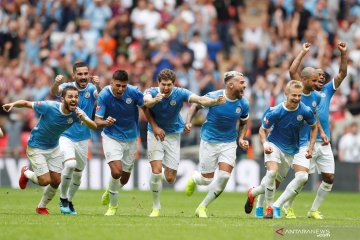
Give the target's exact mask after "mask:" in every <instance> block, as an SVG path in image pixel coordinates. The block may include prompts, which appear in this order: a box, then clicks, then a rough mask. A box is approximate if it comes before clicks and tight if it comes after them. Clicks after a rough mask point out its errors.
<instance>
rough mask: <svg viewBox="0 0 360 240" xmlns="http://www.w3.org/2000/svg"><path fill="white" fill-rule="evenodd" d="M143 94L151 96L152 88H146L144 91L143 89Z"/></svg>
mask: <svg viewBox="0 0 360 240" xmlns="http://www.w3.org/2000/svg"><path fill="white" fill-rule="evenodd" d="M145 95H150V96H151V97H152V96H153V91H152V89H151V88H148V89H146V90H145V91H144V96H145Z"/></svg>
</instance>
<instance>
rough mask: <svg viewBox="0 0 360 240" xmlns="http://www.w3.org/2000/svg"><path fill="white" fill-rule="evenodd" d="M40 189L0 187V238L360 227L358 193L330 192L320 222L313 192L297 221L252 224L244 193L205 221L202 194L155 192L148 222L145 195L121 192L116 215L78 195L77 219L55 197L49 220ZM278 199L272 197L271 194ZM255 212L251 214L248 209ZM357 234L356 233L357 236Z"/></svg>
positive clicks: (300, 203) (200, 235)
mask: <svg viewBox="0 0 360 240" xmlns="http://www.w3.org/2000/svg"><path fill="white" fill-rule="evenodd" d="M41 193H42V189H41V188H29V189H26V190H17V189H8V188H0V239H1V240H5V239H47V238H48V239H62V240H63V239H102V240H105V239H156V240H161V239H194V240H195V239H196V240H198V239H207V240H209V239H217V240H219V239H220V240H221V239H224V240H225V239H226V240H227V239H252V240H256V239H274V226H279V225H285V226H295V225H311V226H323V225H332V226H334V225H335V226H339V227H341V226H344V225H355V226H357V228H360V208H359V202H360V194H359V193H331V194H330V195H329V196H328V198H327V199H326V200H325V202H324V203H323V205H322V207H321V209H320V210H321V212H322V213H323V214H324V215H325V218H326V219H325V220H313V219H308V218H307V217H306V213H307V211H308V209H309V208H310V206H311V203H312V201H313V199H314V197H315V193H308V192H304V193H301V194H300V195H299V196H298V198H297V199H296V201H295V205H294V208H295V213H296V215H297V217H298V218H297V219H290V220H288V219H284V218H282V219H273V220H265V219H255V218H254V217H253V216H254V215H253V212H252V213H251V215H246V214H245V213H244V210H243V209H244V203H245V200H246V195H245V193H242V194H240V193H228V192H225V193H223V194H222V195H221V197H219V198H218V199H217V200H216V201H214V202H213V204H211V205H210V207H209V208H208V215H209V218H208V219H198V218H195V217H194V212H195V209H196V207H197V205H198V204H199V203H200V202H201V200H202V199H203V197H204V196H205V194H206V193H205V192H195V193H194V195H193V196H192V197H187V196H186V195H185V193H183V192H174V191H172V190H165V191H162V193H161V201H162V211H161V215H162V216H161V217H159V218H149V217H148V214H149V213H150V212H151V193H150V192H141V191H121V192H120V194H119V208H118V212H117V215H116V216H113V217H106V216H104V215H103V214H104V213H105V212H106V210H107V207H104V206H101V204H100V199H101V195H102V193H103V191H91V190H88V191H79V192H78V193H77V194H76V197H75V199H74V204H75V209H76V210H77V212H78V215H77V216H70V215H62V214H60V212H59V193H57V195H56V196H55V198H54V199H53V201H52V202H51V203H50V204H49V205H48V208H49V211H50V215H49V216H41V215H38V214H36V213H35V208H36V205H37V203H38V202H39V200H40V197H41ZM277 196H278V195H277ZM253 211H255V209H254V210H253ZM359 232H360V231H359Z"/></svg>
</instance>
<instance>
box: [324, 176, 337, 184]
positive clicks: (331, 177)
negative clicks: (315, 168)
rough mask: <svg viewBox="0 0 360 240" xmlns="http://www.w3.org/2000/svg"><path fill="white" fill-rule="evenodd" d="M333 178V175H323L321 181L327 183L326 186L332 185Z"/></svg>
mask: <svg viewBox="0 0 360 240" xmlns="http://www.w3.org/2000/svg"><path fill="white" fill-rule="evenodd" d="M334 178H335V175H334V174H324V175H323V181H324V182H326V183H328V184H333V183H334Z"/></svg>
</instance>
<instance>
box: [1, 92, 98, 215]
mask: <svg viewBox="0 0 360 240" xmlns="http://www.w3.org/2000/svg"><path fill="white" fill-rule="evenodd" d="M78 97H79V92H78V90H77V88H76V87H74V86H67V87H65V88H64V89H63V91H62V93H61V103H59V102H55V101H41V102H29V101H25V100H19V101H16V102H13V103H8V104H5V105H3V109H4V111H6V112H9V111H11V109H12V108H13V107H16V108H24V107H26V108H33V109H34V110H35V111H36V112H37V113H38V114H39V115H40V118H39V122H38V123H37V125H36V127H35V128H33V129H32V131H31V134H30V139H29V141H28V147H27V150H26V154H27V156H28V158H29V160H30V162H31V166H32V169H33V171H30V170H29V169H28V167H27V166H24V167H22V169H21V175H20V179H19V186H20V188H21V189H25V188H26V185H27V182H28V181H29V179H30V180H31V181H32V182H33V183H35V184H38V185H40V186H46V188H45V190H44V192H43V196H42V198H41V201H40V203H39V205H38V207H37V208H36V212H37V213H39V214H49V212H48V210H47V208H46V205H47V204H48V203H49V202H50V201H51V200H52V198H53V197H54V196H55V194H56V189H57V188H58V186H59V184H60V181H61V170H62V161H63V153H62V151H61V150H60V147H59V138H60V135H61V134H62V133H63V132H64V131H65V130H66V129H68V128H69V127H71V125H73V124H74V123H75V122H79V121H82V122H83V123H84V124H85V125H86V126H87V127H89V128H91V129H96V123H95V122H94V121H92V120H91V119H90V118H89V117H88V116H87V115H86V114H85V113H84V112H83V111H82V110H81V109H79V108H78V107H77V106H78Z"/></svg>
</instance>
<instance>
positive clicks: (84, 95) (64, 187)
mask: <svg viewBox="0 0 360 240" xmlns="http://www.w3.org/2000/svg"><path fill="white" fill-rule="evenodd" d="M72 77H73V79H74V80H75V81H74V82H68V83H63V79H64V77H63V76H62V75H58V76H56V78H55V82H54V84H53V86H52V87H51V91H52V94H54V95H56V96H58V95H60V94H61V92H62V90H63V89H64V88H65V87H66V86H74V87H76V88H77V89H78V91H79V108H80V109H81V110H83V111H84V112H85V113H86V115H87V116H91V115H92V112H93V109H94V104H95V101H96V99H97V96H98V91H101V88H100V86H99V85H100V80H99V77H97V76H92V77H90V75H89V68H88V66H87V65H86V64H85V63H83V62H77V63H75V64H74V65H73V74H72ZM90 79H91V80H92V82H93V83H90V82H89V81H90ZM90 137H91V135H90V130H89V128H87V127H86V126H84V125H82V124H81V123H80V122H77V123H75V124H73V125H72V126H71V127H70V128H69V129H68V130H66V131H65V132H64V133H63V134H62V135H61V137H60V140H59V145H60V150H61V151H63V153H64V161H63V170H62V172H61V184H60V212H61V213H64V214H77V212H76V210H75V208H74V205H73V203H72V200H73V198H74V195H75V193H76V191H77V190H78V189H79V187H80V184H81V176H82V171H83V170H84V169H85V166H86V162H87V157H88V142H89V139H90Z"/></svg>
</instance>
